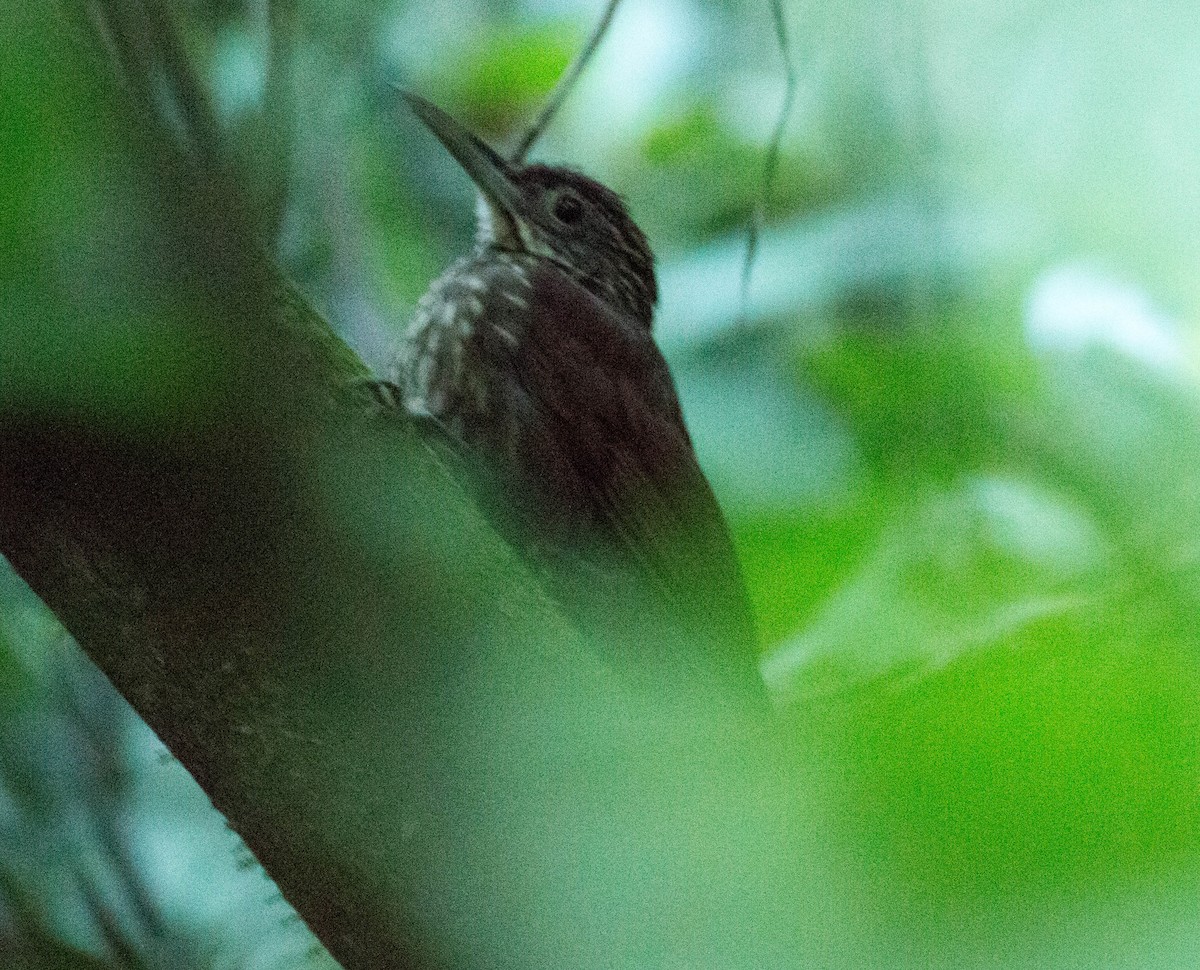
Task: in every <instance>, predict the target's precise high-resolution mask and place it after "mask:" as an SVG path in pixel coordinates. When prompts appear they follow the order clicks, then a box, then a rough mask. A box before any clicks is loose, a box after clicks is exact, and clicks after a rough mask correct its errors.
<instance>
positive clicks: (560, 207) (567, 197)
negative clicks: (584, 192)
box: [554, 192, 583, 225]
mask: <svg viewBox="0 0 1200 970" xmlns="http://www.w3.org/2000/svg"><path fill="white" fill-rule="evenodd" d="M554 218H555V219H557V220H558V221H559V222H565V223H567V224H568V225H571V224H574V223H576V222H578V221H579V220H580V219H581V218H583V203H582V202H580V201H579V196H577V195H574V194H573V193H571V192H564V193H563V194H562V195H560V196H559V197H558V198H557V199H555V200H554Z"/></svg>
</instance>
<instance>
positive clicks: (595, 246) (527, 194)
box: [396, 105, 757, 682]
mask: <svg viewBox="0 0 1200 970" xmlns="http://www.w3.org/2000/svg"><path fill="white" fill-rule="evenodd" d="M421 110H422V112H423V114H422V117H423V118H425V120H426V122H427V123H428V124H430V127H431V128H433V130H434V132H435V134H438V137H439V138H441V139H442V140H443V141H444V142H445V143H446V144H447V147H448V148H450V149H451V151H452V152H453V153H454V154H455V157H456V158H458V159H459V161H460V162H461V163H463V165H464V167H465V168H467V170H468V172H469V173H470V174H472V177H473V178H475V180H476V182H477V184H479V185H480V187H481V189H482V190H483V191H484V194H485V198H486V199H487V200H488V203H489V209H488V210H487V211H485V213H484V215H485V216H486V218H485V219H484V220H483V222H482V224H481V232H480V239H479V241H478V244H477V246H476V250H475V252H474V253H473V254H472V255H471V256H470V257H468V258H466V259H463V260H459V261H458V262H456V263H455V264H454V265H453V266H452V267H451V268H450V269H449V270H447V272H446V273H444V274H443V275H442V277H440V278H439V279H438V280H437V281H436V282H435V283H434V284H433V286H432V287H431V288H430V291H429V293H427V294H426V296H425V298H424V299H423V300H422V301H421V306H420V308H419V309H418V313H417V315H416V317H415V319H414V321H413V323H412V325H411V327H410V329H409V333H408V337H407V340H406V342H405V347H404V351H403V353H402V354H401V358H400V361H399V365H398V369H397V375H396V376H397V382H398V383H399V384H400V386H401V387H402V389H403V392H404V398H405V403H406V405H407V407H408V409H409V410H410V411H411V412H412V413H414V414H416V415H420V416H421V417H423V418H427V419H431V421H432V423H433V424H435V425H436V426H438V427H440V428H441V429H442V430H443V431H444V433H445V434H446V435H447V436H448V437H449V438H451V439H452V440H453V441H454V442H455V443H456V444H457V445H458V446H459V447H460V448H461V449H462V450H463V451H464V452H465V453H466V454H468V455H471V456H474V457H475V458H476V459H477V461H476V462H475V465H477V466H478V467H479V469H480V474H481V477H482V478H483V480H484V482H485V489H484V491H485V492H486V493H487V494H488V495H490V496H491V498H492V499H493V503H492V508H493V510H494V511H495V512H496V514H497V517H498V519H499V521H500V522H501V525H502V528H503V529H504V530H505V531H506V532H507V533H508V534H509V535H510V536H512V537H514V541H515V542H516V544H517V545H518V546H519V547H521V548H522V549H524V550H525V551H526V552H527V554H529V555H530V556H531V558H533V559H534V560H535V561H536V562H537V563H538V564H539V565H541V566H545V567H546V568H547V572H548V574H549V575H550V576H551V578H552V582H554V583H556V584H557V586H558V589H559V591H560V592H561V591H565V592H566V595H567V596H568V598H572V599H573V598H575V596H576V594H580V595H581V596H582V599H584V600H589V601H591V602H592V604H593V605H596V604H599V610H598V611H596V610H594V611H593V613H592V615H593V617H594V616H595V615H597V613H598V612H599V613H604V612H613V611H615V612H617V613H619V612H621V609H622V608H623V605H624V601H626V600H630V601H633V602H632V608H633V609H635V610H643V609H645V607H646V606H647V604H657V605H658V608H660V609H662V612H663V614H664V615H666V616H668V617H672V618H673V621H674V622H675V623H677V624H682V625H683V627H684V628H685V629H688V630H691V631H692V633H693V634H696V635H697V637H698V639H701V640H706V641H707V642H709V643H710V644H711V643H717V644H721V645H722V646H723V647H724V646H728V645H730V644H733V645H735V647H736V650H735V651H734V653H729V652H727V651H723V652H722V656H725V657H726V658H727V659H726V661H723V664H725V665H728V664H729V661H730V660H731V659H732V658H735V657H736V658H737V659H736V660H735V661H734V662H733V665H734V666H736V667H737V668H738V670H739V673H741V674H744V675H745V678H746V680H747V681H751V680H753V681H755V682H757V674H756V668H755V654H754V632H753V624H752V622H751V617H750V610H749V607H748V605H747V601H746V596H745V591H744V587H743V585H742V580H741V576H740V573H739V570H738V565H737V558H736V556H735V554H734V549H733V544H732V542H731V540H730V536H729V532H728V529H727V527H726V524H725V520H724V517H723V516H722V514H721V511H720V508H719V507H718V505H717V503H716V500H715V498H714V497H713V494H712V490H711V489H710V487H709V485H708V482H707V481H706V479H705V477H704V475H703V473H702V472H701V470H700V467H699V464H698V462H697V460H696V456H695V452H694V451H693V449H692V444H691V440H690V438H689V436H688V432H687V429H686V427H685V425H684V421H683V415H682V413H681V410H680V407H679V401H678V398H677V396H676V392H675V387H674V383H673V381H672V379H671V375H670V372H669V370H668V368H667V364H666V361H665V360H664V359H663V357H662V354H661V353H660V352H659V350H658V348H657V346H655V344H654V340H653V337H652V336H651V319H652V314H653V306H654V301H655V299H656V297H657V287H656V284H655V279H654V265H653V255H652V254H651V251H650V248H649V246H648V245H647V243H646V240H645V237H644V236H643V235H642V233H641V231H640V230H639V229H638V228H637V226H636V225H635V224H634V223H633V221H632V220H631V219H630V218H629V216H628V214H627V212H626V211H625V207H624V204H623V203H622V202H621V200H620V198H619V197H618V196H617V195H616V194H615V193H613V192H611V191H610V190H609V189H607V188H605V187H604V186H602V185H600V184H599V183H597V182H593V181H592V180H590V179H588V178H587V177H586V176H583V175H581V174H579V173H578V172H575V171H572V170H567V169H555V168H549V167H547V166H541V165H536V166H528V167H525V168H512V167H510V166H508V165H507V164H506V163H504V162H503V161H502V160H499V157H498V156H496V155H495V153H493V152H491V150H490V149H487V148H486V146H482V144H481V143H478V142H477V141H476V140H474V139H473V136H470V135H469V134H468V133H465V132H462V131H461V130H460V129H458V128H456V127H454V125H455V123H453V122H452V121H450V120H449V119H447V118H446V117H445V116H444V115H441V113H440V112H437V110H436V109H433V108H432V106H426V105H422V107H421ZM617 600H620V601H621V602H616V601H617ZM610 607H611V608H612V609H611V610H610V609H609V608H610Z"/></svg>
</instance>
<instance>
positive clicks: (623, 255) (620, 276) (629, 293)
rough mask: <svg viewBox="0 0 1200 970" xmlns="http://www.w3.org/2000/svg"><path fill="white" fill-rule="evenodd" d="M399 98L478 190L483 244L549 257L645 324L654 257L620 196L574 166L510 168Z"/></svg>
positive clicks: (435, 113) (431, 108)
mask: <svg viewBox="0 0 1200 970" xmlns="http://www.w3.org/2000/svg"><path fill="white" fill-rule="evenodd" d="M405 98H406V99H407V100H408V103H409V104H410V105H411V106H412V109H413V112H414V113H415V114H416V115H417V117H418V118H420V119H421V121H422V122H424V124H425V126H426V127H427V128H429V130H430V131H432V132H433V133H434V134H435V135H436V136H437V137H438V140H439V141H441V143H442V144H443V145H445V146H446V149H447V150H448V151H449V152H450V154H451V155H453V156H454V158H455V160H456V161H457V162H458V164H459V165H461V166H462V167H463V170H464V171H466V173H467V174H468V175H469V176H470V177H471V180H472V181H473V182H474V183H475V185H476V187H477V188H478V189H479V197H480V201H479V213H478V216H479V229H478V244H479V245H480V246H481V247H484V248H487V247H491V248H496V249H503V250H509V251H512V252H521V253H528V254H530V255H533V256H537V257H539V258H542V259H547V260H549V261H551V262H553V263H555V264H556V265H558V266H559V267H560V268H561V269H562V270H563V271H564V272H566V273H567V274H568V275H569V276H571V277H572V278H573V279H574V280H576V282H578V283H579V284H580V285H581V286H583V287H584V288H586V289H588V290H590V291H591V292H592V293H594V294H595V295H596V296H598V297H599V298H600V299H601V300H604V301H605V302H606V303H608V304H609V305H611V306H612V307H614V308H615V309H616V310H618V311H619V312H621V313H624V314H629V315H631V316H633V317H634V319H636V320H639V321H640V322H642V323H643V324H644V325H645V326H646V327H647V328H649V327H650V324H651V320H652V318H653V315H654V304H655V301H656V300H657V298H658V287H657V284H656V282H655V278H654V254H653V253H652V252H651V251H650V246H649V244H648V243H647V242H646V237H645V236H644V235H643V234H642V231H641V230H640V229H639V228H638V227H637V224H636V223H635V222H634V221H633V220H632V219H631V218H630V217H629V213H628V212H627V211H626V209H625V204H624V203H623V202H622V201H621V197H620V196H618V195H617V194H616V193H615V192H613V191H612V190H611V189H608V188H606V187H605V186H603V185H601V184H600V183H599V182H597V181H595V180H593V179H590V178H588V177H587V176H586V175H583V174H581V173H580V172H576V171H574V170H573V169H569V168H557V167H552V166H548V165H515V164H512V163H510V162H508V161H506V160H505V159H504V158H502V157H501V156H500V155H499V154H498V153H497V152H495V151H494V150H493V149H491V148H490V147H489V146H488V145H487V144H485V143H484V142H483V141H482V140H481V139H479V138H477V137H476V136H475V135H474V134H472V133H471V132H470V131H468V130H467V129H466V128H464V127H463V126H462V125H460V124H459V123H458V122H457V121H455V120H454V119H453V118H451V117H450V116H449V115H448V114H446V113H445V112H444V111H442V110H441V109H440V108H438V107H436V106H435V105H433V104H431V103H430V102H428V101H426V100H425V99H424V98H420V97H418V96H416V95H414V94H408V93H406V94H405Z"/></svg>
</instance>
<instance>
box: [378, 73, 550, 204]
mask: <svg viewBox="0 0 1200 970" xmlns="http://www.w3.org/2000/svg"><path fill="white" fill-rule="evenodd" d="M400 94H401V95H403V97H404V100H405V101H407V102H408V104H409V107H411V108H412V110H413V114H415V115H416V116H417V117H418V118H420V119H421V121H422V122H423V123H424V125H425V127H426V128H428V129H429V130H430V131H432V132H433V133H434V134H435V135H436V136H437V139H438V141H440V142H441V143H442V144H443V145H445V146H446V151H448V152H449V153H450V154H451V155H453V156H454V159H455V161H457V162H458V164H459V165H461V166H462V167H463V171H465V172H466V173H467V174H468V175H469V176H471V181H472V182H474V183H475V185H476V186H478V188H479V191H480V192H482V193H483V194H484V196H485V197H486V198H487V200H488V202H490V203H491V205H492V207H493V210H498V214H499V213H503V214H505V215H507V216H508V217H509V218H510V219H523V218H526V216H527V214H526V212H525V210H526V209H527V208H528V203H527V202H526V201H525V197H524V196H523V195H522V194H521V190H520V189H519V188H518V187H517V184H516V182H515V181H514V180H513V172H512V166H511V165H509V164H508V162H506V161H505V160H504V158H503V157H501V156H500V155H499V154H498V153H497V152H495V151H493V150H492V149H491V148H490V147H489V146H488V145H486V144H484V142H483V141H482V140H480V139H479V138H477V137H476V136H475V135H473V134H472V133H471V132H470V131H468V130H467V129H466V128H464V127H463V126H462V125H461V124H459V123H458V122H457V121H455V120H454V119H453V118H451V117H450V116H449V115H448V114H446V112H444V111H443V110H442V109H441V108H439V107H438V106H437V105H435V104H432V103H431V102H429V101H426V100H425V99H424V98H422V97H421V96H420V95H417V94H413V93H412V92H411V91H401V92H400Z"/></svg>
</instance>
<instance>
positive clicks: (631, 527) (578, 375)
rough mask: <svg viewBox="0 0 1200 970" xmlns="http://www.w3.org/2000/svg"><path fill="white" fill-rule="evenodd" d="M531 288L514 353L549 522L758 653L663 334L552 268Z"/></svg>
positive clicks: (528, 442)
mask: <svg viewBox="0 0 1200 970" xmlns="http://www.w3.org/2000/svg"><path fill="white" fill-rule="evenodd" d="M529 284H530V288H531V298H530V301H529V302H530V313H529V314H528V315H527V317H526V320H527V327H528V329H527V331H526V332H525V334H524V335H523V339H522V340H521V341H520V347H519V350H517V352H516V354H515V357H514V361H513V363H514V366H515V373H516V376H517V382H518V384H519V386H520V387H521V388H522V389H523V390H524V391H525V392H526V393H527V394H528V397H529V401H528V406H530V407H532V408H533V410H534V411H535V412H536V414H537V419H536V420H534V421H532V422H526V423H525V424H524V425H523V426H524V427H525V429H526V432H525V440H524V441H523V443H522V451H523V460H524V464H525V466H526V467H525V471H524V475H523V477H524V478H525V480H526V482H527V483H528V487H534V488H537V487H544V488H547V489H548V491H549V494H547V495H545V496H544V504H545V505H549V506H551V507H557V508H558V510H559V511H560V512H561V513H562V519H561V520H560V521H558V522H554V523H548V525H550V526H551V527H556V528H559V529H570V530H572V531H573V536H572V537H571V542H572V544H573V545H576V546H579V547H584V548H588V551H590V552H593V553H595V554H596V555H597V556H599V557H601V558H603V557H604V556H605V555H610V556H611V557H612V558H613V560H614V561H615V562H616V564H618V565H620V566H628V567H631V568H632V569H633V570H634V572H635V573H636V575H637V576H638V578H639V579H640V581H642V582H644V583H649V584H650V585H652V586H653V587H654V588H655V589H656V590H657V591H658V592H659V594H660V595H661V597H662V598H663V599H664V600H665V601H666V602H668V603H669V604H670V605H671V607H672V608H673V609H674V610H675V611H676V612H677V613H678V615H679V616H681V617H683V618H684V619H686V620H687V622H688V623H689V625H690V626H694V627H698V628H702V629H703V631H704V632H705V633H706V634H707V635H708V636H709V637H710V638H712V639H715V640H718V641H720V642H722V643H725V644H727V643H730V642H733V643H736V644H738V645H739V646H740V647H742V648H744V649H745V651H746V656H747V657H748V658H749V659H750V660H751V662H753V657H754V643H755V635H754V628H753V622H752V619H751V612H750V608H749V605H748V602H747V599H746V594H745V587H744V585H743V582H742V578H741V573H740V570H739V567H738V563H737V557H736V554H735V552H734V548H733V543H732V541H731V539H730V535H729V530H728V527H727V525H726V523H725V518H724V516H723V515H722V513H721V510H720V507H719V506H718V505H717V501H716V499H715V497H714V496H713V493H712V489H711V488H710V486H709V484H708V481H707V480H706V479H705V477H704V474H703V472H702V471H701V470H700V466H699V464H698V462H697V460H696V455H695V452H694V450H693V448H692V444H691V440H690V438H689V436H688V433H687V430H686V428H685V426H684V423H683V415H682V413H681V411H680V407H679V400H678V397H677V395H676V392H675V387H674V383H673V381H672V379H671V375H670V373H669V371H668V369H667V365H666V361H665V360H664V359H663V357H662V354H661V353H660V352H659V350H658V348H657V347H656V346H655V344H654V341H653V338H652V337H651V335H650V333H649V332H648V331H647V330H646V328H645V327H642V326H640V325H639V324H638V323H637V322H636V321H633V320H629V319H625V318H623V317H621V316H620V315H618V314H617V313H615V312H614V311H612V310H610V309H609V308H608V307H607V305H606V304H604V303H602V302H601V301H600V300H598V299H597V298H595V297H594V296H593V295H592V294H590V293H589V292H587V291H586V290H584V289H583V288H582V287H580V286H579V285H578V284H576V283H574V282H573V281H572V280H570V279H569V278H568V277H567V276H565V275H564V274H563V273H561V272H559V271H558V270H557V269H555V268H554V267H553V266H552V265H550V264H547V263H541V264H539V265H538V266H537V267H536V268H534V269H533V270H532V272H531V273H530V276H529ZM536 483H541V484H540V485H539V484H536ZM537 504H538V505H539V506H543V507H544V504H543V501H542V500H539V501H538V503H537Z"/></svg>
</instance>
